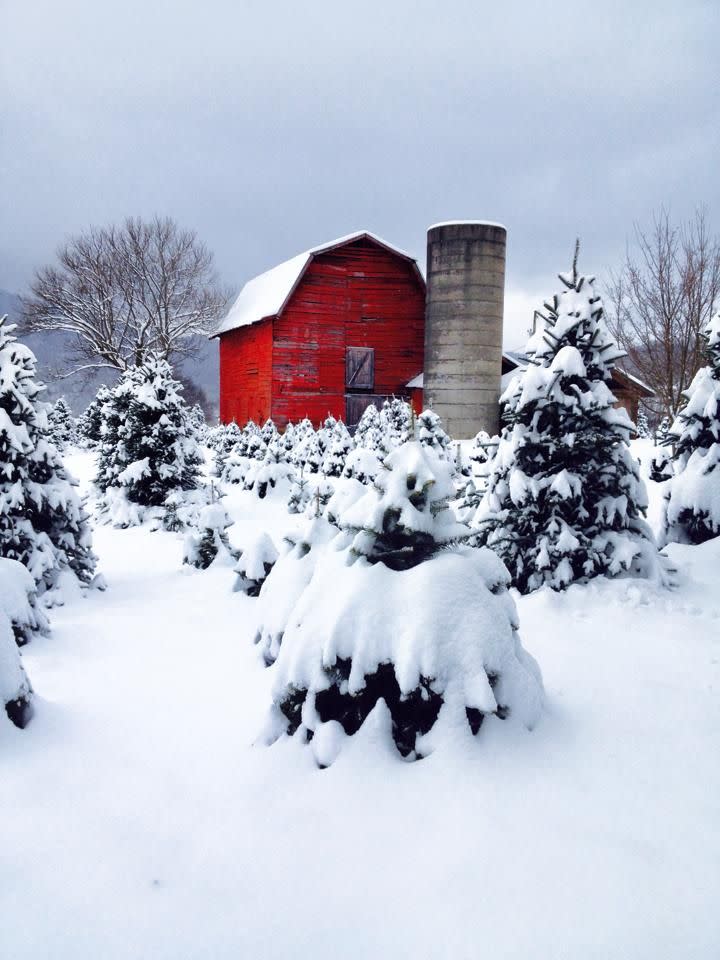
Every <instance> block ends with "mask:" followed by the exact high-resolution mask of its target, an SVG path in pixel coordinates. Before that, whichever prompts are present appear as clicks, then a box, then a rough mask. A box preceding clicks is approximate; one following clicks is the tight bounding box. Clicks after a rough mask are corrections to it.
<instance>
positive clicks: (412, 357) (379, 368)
mask: <svg viewBox="0 0 720 960" xmlns="http://www.w3.org/2000/svg"><path fill="white" fill-rule="evenodd" d="M269 331H272V333H269ZM424 337H425V287H424V284H423V282H422V280H421V279H420V277H419V276H418V274H417V272H416V269H415V267H414V265H413V264H411V263H410V262H409V261H407V260H405V259H403V258H402V257H398V256H397V255H395V254H393V253H392V252H391V251H389V250H386V249H384V248H383V247H380V246H378V245H377V244H375V243H373V242H372V241H370V240H365V239H360V240H356V241H352V242H350V243H347V244H345V245H343V246H342V247H338V248H336V249H334V250H331V251H328V252H326V253H322V254H316V255H315V257H314V258H313V260H312V261H311V263H310V265H309V267H308V268H307V270H306V271H305V274H304V276H303V277H302V279H301V280H300V282H299V284H298V286H297V287H296V289H295V291H294V293H293V295H292V296H291V298H290V300H289V302H288V303H287V305H286V306H285V309H284V310H283V312H282V313H281V314H280V316H279V317H276V318H274V319H272V320H266V321H263V322H262V323H258V324H254V325H253V326H251V327H241V328H240V329H238V330H234V331H230V332H229V333H226V334H223V335H222V336H221V338H220V371H221V376H220V417H221V419H222V420H223V421H224V422H228V421H229V420H232V419H235V420H237V422H238V423H240V424H242V423H244V422H245V421H246V420H247V419H249V418H252V419H254V420H263V419H265V418H266V417H267V416H272V418H273V420H274V421H275V423H276V424H277V425H278V426H280V427H283V426H285V424H286V423H287V421H288V420H292V421H294V422H297V421H298V420H301V419H302V418H303V417H309V418H310V419H311V420H312V421H313V423H314V424H315V425H316V426H317V425H318V424H319V423H320V421H321V420H323V419H324V418H325V417H326V416H327V415H328V413H331V414H332V415H333V416H335V417H342V418H343V419H345V351H346V348H347V347H373V348H374V350H375V387H374V389H373V391H372V392H373V393H375V394H388V395H389V394H395V395H405V396H406V395H407V394H408V390H407V389H406V384H407V382H408V381H409V380H411V379H412V378H413V377H415V376H417V374H418V373H419V372H420V371H421V370H422V368H423V353H424ZM248 371H256V372H253V373H249V372H248ZM245 395H246V396H245Z"/></svg>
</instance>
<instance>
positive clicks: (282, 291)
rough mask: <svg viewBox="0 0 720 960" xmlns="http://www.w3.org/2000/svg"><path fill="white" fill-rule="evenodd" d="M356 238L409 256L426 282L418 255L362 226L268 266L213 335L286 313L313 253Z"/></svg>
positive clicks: (242, 295)
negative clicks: (417, 259) (288, 303)
mask: <svg viewBox="0 0 720 960" xmlns="http://www.w3.org/2000/svg"><path fill="white" fill-rule="evenodd" d="M355 240H372V241H373V243H376V244H378V246H381V247H384V248H385V249H386V250H389V251H390V252H391V253H394V254H396V255H397V256H399V257H403V258H404V259H405V260H408V261H409V262H410V263H411V264H412V265H413V266H414V267H415V270H416V271H417V275H418V278H419V279H420V281H421V282H423V283H424V280H423V276H422V273H421V272H420V268H419V267H418V265H417V261H416V260H415V258H414V257H412V256H410V254H409V253H405V251H404V250H400V249H398V247H395V246H393V245H392V244H391V243H387V241H385V240H382V239H381V238H380V237H378V236H376V235H375V234H374V233H370V231H369V230H358V231H357V232H356V233H349V234H348V235H347V236H345V237H339V238H338V239H337V240H331V241H330V242H329V243H322V244H320V245H319V246H317V247H311V248H310V249H309V250H305V251H304V252H303V253H299V254H298V255H297V256H296V257H292V258H291V259H290V260H286V261H285V262H284V263H280V264H278V265H277V266H276V267H273V268H272V269H271V270H267V271H266V272H265V273H261V274H260V275H259V276H257V277H255V278H254V279H252V280H249V281H248V282H247V283H246V284H245V286H244V287H243V288H242V290H241V291H240V294H239V296H238V298H237V300H236V301H235V303H233V305H232V307H230V310H229V312H228V314H227V316H226V317H225V319H224V320H223V321H222V322H221V324H220V326H219V327H218V328H217V330H216V331H215V333H213V334H211V336H213V337H217V336H220V334H222V333H227V332H228V331H229V330H236V329H237V328H238V327H247V326H250V324H253V323H258V322H259V321H260V320H265V319H267V318H268V317H275V316H277V315H278V314H279V313H282V311H283V309H284V307H285V305H286V304H287V302H288V300H289V299H290V297H291V296H292V294H293V292H294V290H295V288H296V287H297V285H298V283H299V282H300V280H301V279H302V277H303V274H304V273H305V271H306V270H307V268H308V267H309V265H310V263H311V261H312V259H313V257H315V256H317V255H318V254H320V253H327V252H328V251H330V250H334V249H336V248H337V247H342V246H344V245H345V244H346V243H352V242H353V241H355Z"/></svg>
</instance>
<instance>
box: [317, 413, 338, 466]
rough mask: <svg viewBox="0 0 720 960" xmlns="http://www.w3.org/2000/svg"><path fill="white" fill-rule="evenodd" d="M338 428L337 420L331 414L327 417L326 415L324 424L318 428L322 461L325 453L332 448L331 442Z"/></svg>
mask: <svg viewBox="0 0 720 960" xmlns="http://www.w3.org/2000/svg"><path fill="white" fill-rule="evenodd" d="M336 428H337V420H336V419H335V417H333V416H332V415H331V414H328V415H327V417H325V420H324V421H323V424H322V426H321V427H320V428H319V429H318V432H317V439H318V446H319V447H320V457H321V461H320V462H321V463H322V460H323V459H324V457H325V454H326V453H327V452H328V450H329V448H330V443H331V441H332V438H333V437H334V435H335V430H336Z"/></svg>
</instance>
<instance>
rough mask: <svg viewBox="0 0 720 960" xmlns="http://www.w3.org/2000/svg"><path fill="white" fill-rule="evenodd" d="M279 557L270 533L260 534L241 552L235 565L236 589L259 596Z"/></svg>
mask: <svg viewBox="0 0 720 960" xmlns="http://www.w3.org/2000/svg"><path fill="white" fill-rule="evenodd" d="M277 558H278V551H277V547H276V546H275V544H274V543H273V542H272V540H271V539H270V537H269V536H268V534H267V533H265V532H262V533H260V534H258V535H257V536H256V537H255V538H254V539H253V540H251V541H250V543H248V545H247V546H246V547H245V548H244V549H243V550H242V551H241V553H240V558H239V560H238V562H237V564H236V565H235V573H237V575H238V576H237V580H236V582H235V587H234V589H235V590H236V591H239V592H241V593H245V594H247V596H249V597H257V596H258V594H259V593H260V588H261V587H262V585H263V584H264V583H265V581H266V580H267V578H268V575H269V573H270V571H271V570H272V568H273V567H274V566H275V563H276V562H277Z"/></svg>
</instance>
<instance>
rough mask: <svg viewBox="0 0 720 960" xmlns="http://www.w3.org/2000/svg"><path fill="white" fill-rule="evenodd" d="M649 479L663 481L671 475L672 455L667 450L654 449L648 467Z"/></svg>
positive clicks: (657, 481)
mask: <svg viewBox="0 0 720 960" xmlns="http://www.w3.org/2000/svg"><path fill="white" fill-rule="evenodd" d="M649 475H650V479H651V480H654V481H655V483H665V481H666V480H670V479H671V477H672V475H673V468H672V457H671V455H670V453H669V451H667V450H664V449H662V448H660V449H656V450H655V451H654V453H653V456H652V459H651V460H650V469H649Z"/></svg>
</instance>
